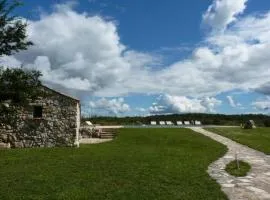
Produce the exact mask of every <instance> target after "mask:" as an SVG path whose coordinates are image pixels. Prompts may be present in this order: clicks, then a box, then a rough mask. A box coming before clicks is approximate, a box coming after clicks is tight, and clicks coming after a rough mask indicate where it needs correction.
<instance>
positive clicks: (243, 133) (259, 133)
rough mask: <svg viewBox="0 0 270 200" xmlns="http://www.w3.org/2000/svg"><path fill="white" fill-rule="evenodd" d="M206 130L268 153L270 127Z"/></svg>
mask: <svg viewBox="0 0 270 200" xmlns="http://www.w3.org/2000/svg"><path fill="white" fill-rule="evenodd" d="M206 130H209V131H212V132H214V133H217V134H219V135H222V136H225V137H228V138H230V139H232V140H234V141H236V142H238V143H240V144H244V145H247V146H249V147H250V148H253V149H256V150H258V151H261V152H264V153H265V154H270V128H256V129H242V128H240V127H239V128H206Z"/></svg>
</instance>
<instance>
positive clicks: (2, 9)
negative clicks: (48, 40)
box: [0, 0, 41, 124]
mask: <svg viewBox="0 0 270 200" xmlns="http://www.w3.org/2000/svg"><path fill="white" fill-rule="evenodd" d="M19 5H20V3H19V2H18V1H13V2H12V3H10V2H8V1H7V0H0V58H1V57H2V56H10V55H12V54H14V53H16V52H19V51H21V50H26V49H27V48H28V47H29V46H31V45H33V43H32V42H31V41H29V40H27V34H26V28H27V24H26V22H23V19H21V18H19V17H16V16H14V15H12V14H11V12H12V11H13V10H14V9H15V8H16V7H17V6H19ZM14 67H18V66H14ZM40 76H41V73H40V72H38V71H35V70H24V69H22V68H11V69H9V68H6V69H5V68H4V67H0V113H1V116H0V124H1V123H5V124H8V123H11V121H14V120H12V119H11V117H12V116H13V117H14V118H15V117H16V114H15V112H16V109H15V107H16V106H20V105H23V104H27V103H28V102H29V100H31V99H34V98H36V97H37V96H38V94H39V88H40V85H41V82H40V81H39V77H40Z"/></svg>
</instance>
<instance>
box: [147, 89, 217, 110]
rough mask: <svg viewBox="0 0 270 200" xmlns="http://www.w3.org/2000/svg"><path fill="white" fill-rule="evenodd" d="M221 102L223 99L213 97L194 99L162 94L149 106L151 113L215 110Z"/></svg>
mask: <svg viewBox="0 0 270 200" xmlns="http://www.w3.org/2000/svg"><path fill="white" fill-rule="evenodd" d="M220 104H221V101H220V100H217V99H215V98H213V97H206V98H202V99H194V98H187V97H185V96H172V95H168V94H167V95H162V96H160V97H159V98H158V102H157V103H153V104H152V106H151V107H150V108H149V112H150V113H151V114H171V113H190V112H195V113H204V112H215V110H214V109H215V107H216V106H218V105H220Z"/></svg>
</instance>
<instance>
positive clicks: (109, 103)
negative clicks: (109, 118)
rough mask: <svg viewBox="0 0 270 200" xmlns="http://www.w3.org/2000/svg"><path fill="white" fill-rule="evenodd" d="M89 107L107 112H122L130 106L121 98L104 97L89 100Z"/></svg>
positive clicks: (128, 109)
mask: <svg viewBox="0 0 270 200" xmlns="http://www.w3.org/2000/svg"><path fill="white" fill-rule="evenodd" d="M89 105H90V108H92V109H97V110H101V111H107V112H108V113H109V114H114V115H118V114H122V113H126V112H128V111H130V107H129V105H128V104H126V103H125V101H124V99H123V98H115V99H110V100H109V99H106V98H101V99H99V100H97V101H90V102H89Z"/></svg>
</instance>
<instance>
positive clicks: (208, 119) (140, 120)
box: [82, 113, 270, 126]
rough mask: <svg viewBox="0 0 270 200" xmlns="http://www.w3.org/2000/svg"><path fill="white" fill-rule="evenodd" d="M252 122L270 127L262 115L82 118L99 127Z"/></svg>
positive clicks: (269, 123)
mask: <svg viewBox="0 0 270 200" xmlns="http://www.w3.org/2000/svg"><path fill="white" fill-rule="evenodd" d="M250 119H252V120H254V121H255V123H256V125H257V126H270V116H269V115H262V114H247V115H224V114H205V113H188V114H171V115H153V116H147V117H140V116H137V117H109V116H93V117H91V118H83V119H82V120H83V121H86V120H90V121H91V122H93V123H94V124H100V125H140V124H150V122H151V121H172V122H174V123H175V122H176V121H191V120H199V121H201V122H202V124H203V125H240V124H241V123H244V122H246V121H247V120H250Z"/></svg>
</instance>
